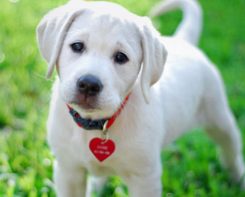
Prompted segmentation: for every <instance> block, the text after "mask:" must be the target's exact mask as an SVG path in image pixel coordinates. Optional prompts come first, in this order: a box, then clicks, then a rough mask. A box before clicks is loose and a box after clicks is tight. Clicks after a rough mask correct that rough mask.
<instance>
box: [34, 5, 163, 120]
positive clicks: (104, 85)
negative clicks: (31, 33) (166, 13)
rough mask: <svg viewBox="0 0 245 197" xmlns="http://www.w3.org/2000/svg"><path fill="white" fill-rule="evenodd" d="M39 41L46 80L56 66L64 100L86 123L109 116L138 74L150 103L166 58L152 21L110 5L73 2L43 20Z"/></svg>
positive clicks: (144, 95) (39, 27) (119, 103)
mask: <svg viewBox="0 0 245 197" xmlns="http://www.w3.org/2000/svg"><path fill="white" fill-rule="evenodd" d="M37 38H38V43H39V49H40V51H41V53H42V55H43V57H44V59H45V60H46V61H47V62H48V64H49V67H48V76H50V75H51V74H52V71H53V70H54V67H55V65H56V66H57V70H58V74H59V79H60V80H59V81H60V85H59V88H60V89H59V91H60V95H61V97H62V99H63V100H64V101H65V103H68V104H70V105H72V106H73V107H74V108H75V110H76V111H78V112H79V113H80V114H81V115H82V116H83V117H85V118H93V119H98V118H105V117H109V116H111V115H112V114H113V113H114V112H115V111H117V109H118V108H119V107H120V105H121V103H122V101H123V99H124V98H125V97H126V96H127V94H128V93H129V92H130V91H131V90H132V87H133V86H134V85H135V82H136V80H137V79H138V75H139V73H141V75H140V78H139V79H140V80H137V82H138V81H139V83H136V86H140V88H141V90H142V91H141V92H142V96H143V97H144V98H145V101H146V102H149V101H150V87H151V86H152V85H153V84H154V83H156V82H157V81H158V80H159V79H160V77H161V74H162V71H163V67H164V63H165V60H166V55H167V53H166V51H165V48H164V46H163V44H162V42H161V38H160V34H159V33H158V32H157V31H156V30H155V28H154V27H153V25H152V24H151V22H150V20H149V19H147V18H146V17H140V16H136V15H134V14H132V13H130V12H129V11H127V10H126V9H124V8H122V7H121V6H119V5H117V4H113V3H106V2H82V1H69V2H68V3H67V4H65V5H64V6H61V7H58V8H56V9H54V10H52V11H51V12H49V13H48V14H47V15H46V16H44V18H43V19H42V20H41V22H40V23H39V25H38V28H37ZM141 65H142V69H141Z"/></svg>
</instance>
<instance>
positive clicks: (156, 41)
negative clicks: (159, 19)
mask: <svg viewBox="0 0 245 197" xmlns="http://www.w3.org/2000/svg"><path fill="white" fill-rule="evenodd" d="M141 35H142V38H141V39H142V50H143V58H142V69H141V88H142V93H143V96H144V99H145V101H146V103H149V97H150V87H151V86H152V85H154V84H155V83H156V82H157V81H158V80H159V79H160V77H161V75H162V72H163V68H164V64H165V61H166V58H167V51H166V49H165V47H164V45H163V43H162V41H161V35H160V34H159V32H158V31H157V30H156V29H155V28H154V27H153V25H152V23H151V21H150V20H149V19H148V18H146V17H144V22H143V26H142V27H141Z"/></svg>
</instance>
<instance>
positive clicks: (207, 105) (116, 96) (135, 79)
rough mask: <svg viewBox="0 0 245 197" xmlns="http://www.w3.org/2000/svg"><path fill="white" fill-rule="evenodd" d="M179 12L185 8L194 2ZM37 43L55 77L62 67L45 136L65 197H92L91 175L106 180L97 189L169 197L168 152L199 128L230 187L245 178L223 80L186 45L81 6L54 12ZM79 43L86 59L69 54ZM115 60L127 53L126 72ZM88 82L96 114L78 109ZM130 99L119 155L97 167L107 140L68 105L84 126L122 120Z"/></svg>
mask: <svg viewBox="0 0 245 197" xmlns="http://www.w3.org/2000/svg"><path fill="white" fill-rule="evenodd" d="M178 2H181V3H182V4H185V6H188V1H187V0H183V1H178ZM192 3H193V2H192ZM194 3H195V5H197V3H196V2H194ZM193 20H195V19H193ZM190 28H193V29H195V27H190ZM197 28H198V27H197ZM179 31H185V28H183V29H182V30H181V28H180V29H179ZM189 32H192V31H189ZM194 32H195V30H194ZM182 33H183V35H184V34H186V33H187V34H188V32H182ZM198 36H199V35H197V37H198ZM37 37H38V42H39V46H40V51H41V53H42V55H43V57H44V58H45V59H46V61H47V62H48V64H49V68H48V76H51V74H52V71H53V70H54V68H55V65H56V66H57V68H58V77H57V79H56V82H55V83H54V86H53V93H52V98H51V104H50V111H49V117H48V124H47V127H48V142H49V145H50V147H51V149H52V151H53V154H54V155H55V157H56V162H55V166H54V181H55V188H56V192H57V195H58V196H59V197H81V196H85V195H87V196H90V189H91V185H90V186H87V188H89V189H87V190H86V185H87V183H86V182H87V173H88V172H89V173H91V174H92V175H94V176H100V177H102V178H101V179H100V180H99V183H100V184H99V186H98V188H99V187H100V186H102V185H103V183H104V182H105V177H107V176H109V175H119V176H121V177H122V179H123V180H124V181H125V183H126V185H127V186H128V189H129V194H130V196H133V197H149V196H152V197H153V196H154V197H160V196H162V183H161V174H162V166H161V159H160V153H161V150H162V148H163V147H164V146H165V145H167V144H169V143H171V142H172V141H173V140H175V139H177V138H178V137H179V136H181V135H182V134H183V133H184V132H186V131H188V130H190V129H192V128H194V127H197V126H198V127H203V128H204V129H205V130H206V131H207V133H208V134H209V136H210V137H211V138H213V139H214V141H215V142H217V144H218V145H219V147H220V148H221V153H222V158H223V162H224V165H225V167H227V168H228V169H229V172H230V174H231V176H232V178H233V180H234V181H236V182H238V181H239V180H240V179H241V178H242V176H243V174H244V163H243V157H242V143H241V137H240V133H239V130H238V128H237V126H236V123H235V120H234V117H233V115H232V113H231V111H230V109H229V106H228V104H227V99H226V96H225V90H224V87H223V83H222V80H221V78H220V74H219V72H218V71H217V69H216V68H215V67H214V65H213V64H212V63H211V62H210V61H209V60H208V59H207V57H206V56H205V55H204V54H203V53H202V52H201V51H200V50H199V49H197V48H196V47H195V46H193V45H192V44H190V43H189V42H188V39H186V40H185V38H186V37H185V36H183V37H181V36H180V37H178V36H173V37H166V36H160V34H159V33H158V32H157V30H155V28H154V27H153V25H152V24H151V22H150V20H149V19H148V18H147V17H140V16H137V15H134V14H132V13H130V12H129V11H127V10H126V9H124V8H122V7H121V6H119V5H117V4H113V3H106V2H81V1H75V0H74V1H70V2H68V3H67V4H65V5H64V6H61V7H59V8H56V9H54V10H52V11H50V12H49V13H48V14H47V15H46V16H45V17H44V18H43V19H42V21H41V22H40V24H39V26H38V28H37ZM76 41H83V42H84V43H85V44H86V51H85V52H84V53H83V54H75V53H74V52H73V51H72V50H71V48H70V44H71V43H73V42H76ZM196 41H197V39H196V40H195V42H192V43H196ZM190 42H191V41H190ZM217 47H218V46H217ZM117 50H120V51H123V52H124V53H126V54H127V56H128V57H129V62H127V63H126V64H124V65H117V64H115V63H114V62H113V60H112V55H113V53H114V52H115V51H117ZM84 74H93V75H94V76H96V77H98V78H99V79H100V80H101V81H102V83H103V86H104V88H103V91H102V92H101V93H100V94H99V95H98V98H97V103H96V108H94V109H91V110H86V109H83V108H82V107H81V106H79V105H77V104H71V103H72V101H73V100H74V97H75V96H76V91H77V90H76V81H77V80H78V78H79V77H80V76H82V75H84ZM129 92H130V93H131V96H130V98H129V101H128V103H127V105H126V106H125V108H124V109H123V111H122V113H121V114H120V116H119V117H118V118H117V119H116V121H115V123H114V124H113V126H112V127H111V128H110V129H109V136H110V138H111V139H112V140H114V142H115V144H116V151H115V153H114V154H113V155H112V156H111V157H109V158H108V159H107V160H105V161H104V162H102V163H100V162H98V161H97V160H96V159H95V157H94V156H93V155H92V153H91V152H90V150H89V148H88V143H89V141H90V140H91V139H92V138H94V137H100V135H101V131H96V130H93V131H85V130H83V129H81V128H79V127H78V126H77V125H76V123H75V122H74V121H73V120H72V117H71V116H70V115H69V113H68V109H67V107H66V104H67V103H69V104H71V105H72V106H73V107H74V108H75V109H76V110H77V111H78V112H79V113H80V115H81V116H83V117H85V118H92V119H98V118H105V117H110V116H111V115H112V114H113V113H114V112H115V111H117V109H118V108H119V106H120V104H121V102H122V101H123V99H124V98H125V96H126V95H127V94H128V93H129ZM193 162H195V161H193ZM180 176H181V175H180ZM86 193H87V194H86Z"/></svg>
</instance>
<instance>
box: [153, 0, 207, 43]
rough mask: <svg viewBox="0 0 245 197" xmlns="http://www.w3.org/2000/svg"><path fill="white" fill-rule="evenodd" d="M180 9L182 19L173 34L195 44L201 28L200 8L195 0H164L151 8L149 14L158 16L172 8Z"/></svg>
mask: <svg viewBox="0 0 245 197" xmlns="http://www.w3.org/2000/svg"><path fill="white" fill-rule="evenodd" d="M177 8H179V9H181V10H182V12H183V19H182V21H181V23H180V25H179V26H178V28H177V30H176V31H175V33H174V36H176V37H180V38H183V39H184V40H187V41H188V42H190V43H192V44H194V45H197V44H198V41H199V37H200V33H201V30H202V9H201V7H200V5H199V4H198V2H197V1H196V0H165V1H161V2H160V3H159V4H157V5H156V6H155V7H153V8H152V10H151V12H150V16H151V17H153V16H159V15H161V14H163V13H166V12H169V11H172V10H174V9H177Z"/></svg>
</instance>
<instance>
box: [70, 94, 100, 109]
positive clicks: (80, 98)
mask: <svg viewBox="0 0 245 197" xmlns="http://www.w3.org/2000/svg"><path fill="white" fill-rule="evenodd" d="M70 104H74V105H76V106H78V107H79V108H82V109H83V110H85V111H94V110H99V109H100V108H99V106H98V99H97V96H86V95H80V94H79V95H76V97H75V98H74V99H73V100H72V101H71V102H70Z"/></svg>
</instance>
